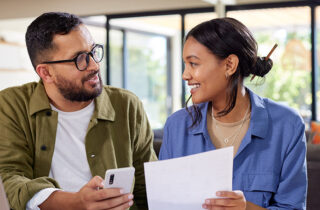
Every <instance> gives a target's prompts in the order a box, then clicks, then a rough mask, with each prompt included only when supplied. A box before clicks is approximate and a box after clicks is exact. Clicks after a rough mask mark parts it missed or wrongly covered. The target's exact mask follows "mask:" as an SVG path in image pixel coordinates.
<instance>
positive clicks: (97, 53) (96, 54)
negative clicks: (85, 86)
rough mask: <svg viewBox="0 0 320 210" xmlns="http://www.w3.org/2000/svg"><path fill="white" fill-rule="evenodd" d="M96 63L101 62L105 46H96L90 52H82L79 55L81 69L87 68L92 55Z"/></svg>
mask: <svg viewBox="0 0 320 210" xmlns="http://www.w3.org/2000/svg"><path fill="white" fill-rule="evenodd" d="M91 54H92V58H93V60H94V61H95V62H96V63H99V62H101V60H102V58H103V48H102V46H100V45H97V46H95V47H94V48H93V49H92V51H91V52H90V53H81V54H79V55H78V56H77V60H76V62H77V67H78V69H79V70H80V71H82V70H85V69H86V68H87V67H88V64H89V62H90V57H89V56H90V55H91Z"/></svg>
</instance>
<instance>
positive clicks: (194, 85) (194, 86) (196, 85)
mask: <svg viewBox="0 0 320 210" xmlns="http://www.w3.org/2000/svg"><path fill="white" fill-rule="evenodd" d="M198 87H200V85H199V84H193V85H190V88H198Z"/></svg>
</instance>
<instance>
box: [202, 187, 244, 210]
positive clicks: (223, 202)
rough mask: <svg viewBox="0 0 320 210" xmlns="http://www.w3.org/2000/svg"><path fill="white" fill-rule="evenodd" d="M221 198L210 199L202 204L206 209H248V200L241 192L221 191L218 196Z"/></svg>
mask: <svg viewBox="0 0 320 210" xmlns="http://www.w3.org/2000/svg"><path fill="white" fill-rule="evenodd" d="M216 195H217V196H218V197H221V198H209V199H206V200H205V203H204V204H202V207H203V208H204V209H210V210H213V209H228V210H231V209H236V210H245V209H246V198H245V197H244V194H243V192H242V191H240V190H236V191H219V192H217V194H216Z"/></svg>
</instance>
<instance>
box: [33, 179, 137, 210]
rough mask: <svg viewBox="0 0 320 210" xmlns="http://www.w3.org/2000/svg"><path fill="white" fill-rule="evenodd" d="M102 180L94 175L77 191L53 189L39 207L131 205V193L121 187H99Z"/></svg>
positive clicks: (114, 208)
mask: <svg viewBox="0 0 320 210" xmlns="http://www.w3.org/2000/svg"><path fill="white" fill-rule="evenodd" d="M102 182H103V179H102V178H101V177H99V176H95V177H93V178H92V179H91V180H90V181H89V182H88V183H87V184H86V185H85V186H83V187H82V188H81V189H80V191H79V192H77V193H70V192H63V191H55V192H53V193H52V194H51V195H50V196H49V197H48V199H47V200H45V201H44V202H43V203H42V204H41V205H40V206H39V207H40V209H41V210H42V209H43V210H51V209H52V210H53V209H77V210H78V209H79V210H81V209H83V210H98V209H111V210H123V209H127V208H129V207H130V206H132V204H133V201H132V199H133V195H132V194H130V193H129V194H123V192H122V190H121V189H115V188H113V189H101V188H103V183H102Z"/></svg>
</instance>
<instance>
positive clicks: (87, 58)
mask: <svg viewBox="0 0 320 210" xmlns="http://www.w3.org/2000/svg"><path fill="white" fill-rule="evenodd" d="M96 47H101V49H102V56H101V59H100V60H99V61H97V60H96V59H95V58H94V56H93V53H92V52H93V51H94V50H95V49H96ZM82 54H86V64H87V65H86V66H85V68H83V69H80V68H79V66H78V64H77V59H78V57H79V56H80V55H82ZM89 55H90V56H91V57H92V58H93V60H94V61H95V62H96V63H100V62H101V61H102V59H103V56H104V50H103V45H101V44H95V45H94V47H93V48H92V50H91V51H90V52H82V53H79V54H78V55H77V56H76V57H75V58H73V59H69V60H58V61H45V62H42V64H54V63H67V62H74V64H75V65H76V67H77V69H78V70H79V71H84V70H86V69H87V68H88V65H89V62H90V58H89Z"/></svg>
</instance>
